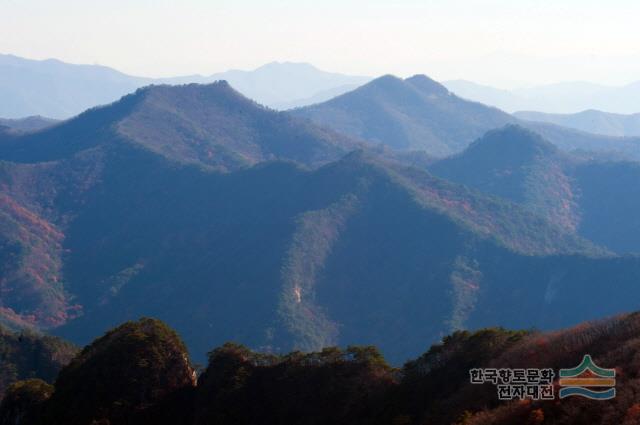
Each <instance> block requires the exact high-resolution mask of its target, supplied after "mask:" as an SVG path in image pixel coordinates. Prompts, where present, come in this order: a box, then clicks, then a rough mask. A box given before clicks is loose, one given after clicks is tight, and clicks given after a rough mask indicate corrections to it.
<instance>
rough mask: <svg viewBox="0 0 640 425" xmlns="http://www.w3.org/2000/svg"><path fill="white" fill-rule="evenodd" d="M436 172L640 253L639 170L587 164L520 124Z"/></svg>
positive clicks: (600, 240)
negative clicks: (639, 217) (561, 150)
mask: <svg viewBox="0 0 640 425" xmlns="http://www.w3.org/2000/svg"><path fill="white" fill-rule="evenodd" d="M428 168H429V170H430V171H431V172H433V173H434V174H436V175H438V176H440V177H442V178H445V179H448V180H451V181H455V182H458V183H462V184H464V185H466V186H469V187H473V188H475V189H478V190H481V191H482V192H485V193H488V194H492V195H496V196H499V197H501V198H503V199H508V200H510V201H513V202H516V203H518V204H521V205H523V206H525V207H527V208H528V209H529V210H531V211H534V212H536V213H537V214H540V215H541V216H544V217H546V218H547V219H548V220H550V221H551V222H553V223H556V224H557V225H558V226H560V227H562V228H564V229H566V230H574V231H577V232H578V233H579V234H580V235H582V236H583V237H585V238H587V239H589V240H591V241H593V242H594V243H596V244H598V245H601V246H604V247H607V248H608V249H610V250H612V251H615V252H618V253H629V252H635V253H637V252H640V243H639V242H638V241H640V232H639V230H638V229H639V226H640V224H639V221H638V216H640V205H638V203H637V202H636V200H637V199H638V198H637V196H635V195H636V193H635V191H636V190H637V189H636V188H637V184H636V183H637V182H638V181H640V180H638V179H640V165H639V164H637V163H634V162H621V161H602V160H598V159H591V160H585V159H583V158H580V157H572V156H570V155H567V154H565V153H562V152H560V151H559V150H558V149H557V148H555V147H554V146H553V145H551V144H550V143H549V142H547V141H546V140H545V139H543V138H542V137H540V136H539V135H537V134H536V133H533V132H532V131H530V130H526V129H524V128H522V127H518V126H507V127H504V128H502V129H499V130H494V131H491V132H489V133H487V134H486V135H485V136H484V137H482V138H480V139H478V140H477V141H475V142H474V143H472V144H471V145H470V146H469V148H467V149H466V150H465V151H464V152H463V153H461V154H459V155H456V156H453V157H450V158H446V159H443V160H441V161H438V162H436V163H433V164H431V165H429V166H428Z"/></svg>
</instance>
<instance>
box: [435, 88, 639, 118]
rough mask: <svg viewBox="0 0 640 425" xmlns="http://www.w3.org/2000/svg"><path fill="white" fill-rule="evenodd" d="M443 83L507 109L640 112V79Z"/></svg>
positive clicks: (463, 93) (551, 111)
mask: <svg viewBox="0 0 640 425" xmlns="http://www.w3.org/2000/svg"><path fill="white" fill-rule="evenodd" d="M443 84H444V85H445V86H446V87H447V88H448V89H449V90H451V91H452V92H454V93H456V94H457V95H458V96H460V97H463V98H465V99H469V100H473V101H476V102H482V103H484V104H487V105H491V106H495V107H497V108H500V109H502V110H504V111H507V112H516V111H523V110H525V111H541V112H546V113H555V114H575V113H578V112H581V111H586V110H591V109H596V110H601V111H606V112H610V113H617V114H635V113H638V112H640V101H638V98H639V97H638V96H639V95H640V82H633V83H630V84H626V85H623V86H605V85H602V84H595V83H589V82H581V81H574V82H563V83H555V84H548V85H540V86H531V87H524V88H516V89H512V90H505V89H497V88H494V87H490V86H486V85H482V84H477V83H473V82H471V81H466V80H452V81H445V82H443Z"/></svg>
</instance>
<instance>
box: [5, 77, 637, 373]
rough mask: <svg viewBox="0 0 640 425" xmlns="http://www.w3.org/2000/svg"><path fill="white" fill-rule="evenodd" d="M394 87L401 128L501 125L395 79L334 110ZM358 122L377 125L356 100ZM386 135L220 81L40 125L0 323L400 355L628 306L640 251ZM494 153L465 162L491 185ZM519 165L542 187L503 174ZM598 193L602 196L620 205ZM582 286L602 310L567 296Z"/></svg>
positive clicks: (18, 203) (420, 84)
mask: <svg viewBox="0 0 640 425" xmlns="http://www.w3.org/2000/svg"><path fill="white" fill-rule="evenodd" d="M398 87H399V88H400V89H402V90H401V91H400V97H399V98H400V99H405V100H406V99H409V100H412V99H413V100H415V101H413V102H404V103H403V105H404V106H405V107H406V109H404V110H403V113H404V114H405V115H403V116H401V117H410V118H412V119H413V118H415V119H418V118H420V117H419V114H416V113H415V112H414V111H412V110H411V108H413V107H415V106H417V107H420V108H421V107H423V106H425V105H427V106H428V107H431V108H432V110H433V111H435V112H433V113H436V112H437V113H441V114H442V115H441V116H444V117H447V118H452V119H451V120H450V121H443V120H425V119H423V118H420V119H421V121H418V122H420V123H421V124H423V125H425V127H424V128H428V127H426V125H431V124H432V123H435V124H438V125H442V123H444V124H446V125H445V126H443V127H441V128H442V129H443V130H442V132H441V133H436V132H435V131H433V134H438V135H443V136H441V137H442V140H445V141H446V142H447V143H450V144H451V145H450V146H453V147H455V148H456V149H464V147H465V146H466V145H465V143H466V140H462V142H456V141H455V140H454V139H453V138H448V139H447V138H445V136H447V135H448V134H449V133H448V132H454V131H463V132H465V131H467V129H466V128H465V126H466V125H467V123H468V122H472V123H474V122H478V123H481V122H482V120H481V119H480V118H478V117H479V116H480V117H482V114H484V113H490V114H495V116H497V117H507V118H508V117H509V115H507V114H504V113H502V112H500V111H498V110H495V109H492V108H487V107H484V106H482V105H480V104H475V103H469V102H466V101H463V100H461V99H458V98H456V97H455V96H453V95H451V94H449V93H448V91H446V89H444V88H442V86H440V85H439V84H437V83H435V82H433V81H431V80H429V79H428V78H426V77H415V78H413V79H409V80H400V79H397V78H395V77H385V78H383V79H381V80H376V81H374V82H371V83H369V84H368V85H367V86H364V87H362V88H360V89H358V90H356V91H355V92H352V93H351V94H347V95H344V96H343V99H344V98H345V97H346V98H347V100H349V98H350V97H351V96H352V95H354V94H356V95H361V94H363V93H364V94H365V95H366V96H363V97H362V99H364V100H363V101H362V102H363V104H364V105H371V103H370V102H369V99H371V96H372V95H373V96H374V98H375V99H376V100H377V101H378V102H379V104H381V105H391V106H392V107H395V106H396V104H395V103H393V101H390V100H388V98H387V96H389V95H391V96H393V95H394V94H395V93H396V88H398ZM338 99H340V98H338ZM392 99H393V97H392ZM341 101H343V100H341ZM440 101H442V103H441V104H439V102H440ZM332 102H333V101H332ZM356 105H358V104H357V103H356ZM373 105H374V108H375V103H374V104H373ZM320 106H322V105H320ZM374 110H375V109H374ZM300 111H302V112H304V110H296V111H295V113H296V114H298V113H299V112H300ZM344 111H346V112H349V110H348V109H344ZM469 111H471V112H473V113H470V112H469ZM351 112H354V113H358V114H362V115H360V116H361V117H363V119H367V120H369V122H375V120H373V119H371V118H370V117H368V116H367V115H366V114H367V112H368V109H367V108H366V107H361V108H360V109H358V108H352V109H351ZM385 112H389V110H388V109H387V110H385ZM391 112H393V109H391ZM458 113H459V116H460V117H461V118H460V119H458V120H454V119H453V117H455V116H456V114H458ZM300 114H301V113H300ZM391 116H393V117H397V115H393V114H391ZM472 118H475V121H474V120H473V119H472ZM495 125H500V122H499V121H496V122H495ZM389 128H391V129H396V128H397V127H393V126H390V127H389ZM470 128H471V129H472V130H473V131H477V132H479V133H481V132H482V128H481V127H480V125H479V124H478V125H477V126H476V127H473V126H471V127H470ZM514 131H515V132H516V134H517V133H518V131H521V130H513V129H512V128H511V127H507V128H505V129H502V130H500V131H498V133H496V134H497V136H496V137H498V138H506V139H507V140H509V141H512V142H513V150H514V152H513V156H514V157H515V158H516V159H517V158H519V157H521V159H517V161H518V164H520V163H522V164H524V165H522V166H523V167H524V168H525V169H527V168H528V167H529V165H527V161H530V159H531V158H538V157H539V155H538V154H535V155H532V154H531V153H530V151H531V149H533V152H537V151H540V153H541V155H542V159H541V160H540V161H536V162H534V164H543V165H544V164H547V163H546V162H545V161H544V159H545V158H550V160H551V162H550V163H549V164H551V165H550V167H551V168H553V167H555V165H554V164H555V162H554V161H555V159H554V158H556V157H558V156H562V155H560V154H555V153H554V151H555V148H553V146H551V147H549V146H550V145H549V144H548V143H546V142H544V143H543V142H540V141H536V140H537V139H535V140H534V141H533V143H530V142H528V141H527V140H525V139H518V138H515V139H514V138H513V137H512V133H513V132H514ZM395 134H401V133H393V132H390V133H386V135H387V136H388V137H395V136H394V135H395ZM463 134H468V136H467V137H469V138H471V137H472V132H471V131H467V133H463ZM367 137H369V135H367ZM415 140H417V139H415ZM434 140H435V139H434ZM385 142H386V144H388V145H389V146H390V147H399V148H401V150H400V151H399V153H398V152H394V151H393V150H389V149H391V148H387V150H385V149H382V150H380V149H375V150H371V149H369V148H368V147H367V146H369V145H370V142H367V141H365V140H363V139H362V138H357V139H354V138H350V137H349V136H346V135H342V134H340V133H338V132H336V131H333V130H329V129H326V128H324V127H318V126H316V125H314V124H312V123H311V122H310V121H308V120H306V119H303V118H299V117H296V116H294V115H292V114H290V113H288V112H276V111H273V110H269V109H266V108H264V107H261V106H260V105H258V104H256V103H255V102H253V101H251V100H249V99H247V98H245V97H243V96H242V95H240V94H239V93H238V92H236V91H235V90H233V89H232V88H231V87H230V86H229V84H227V83H225V82H219V83H215V84H211V85H194V84H192V85H185V86H177V87H170V86H153V87H148V88H144V89H140V90H138V91H136V92H135V93H133V94H131V95H128V96H125V97H123V98H122V99H121V100H120V101H118V102H116V103H114V104H112V105H108V106H105V107H100V108H95V109H92V110H89V111H87V112H85V113H83V114H81V115H79V116H78V117H76V118H74V119H72V120H68V121H66V122H63V123H61V124H58V125H55V126H53V127H51V128H48V129H44V130H42V131H39V132H36V133H31V134H26V135H19V134H10V133H5V134H3V135H2V136H0V160H2V162H0V196H2V203H0V208H1V210H0V211H1V214H0V238H1V239H0V240H1V243H0V247H1V249H0V262H1V263H0V264H2V270H3V273H4V276H5V278H4V280H3V281H2V287H1V288H0V289H1V290H2V294H3V297H2V299H1V300H0V303H1V305H0V317H1V318H2V319H1V320H2V321H3V322H4V323H6V324H8V325H10V326H12V327H19V326H36V327H40V328H43V329H49V330H50V331H52V332H56V333H59V334H61V335H64V336H66V337H68V338H70V339H72V340H73V341H77V342H80V343H84V342H87V341H89V340H91V339H92V338H94V337H95V336H96V335H98V334H100V333H101V332H103V331H104V330H105V329H107V328H109V327H111V326H113V325H115V324H117V323H119V322H122V321H124V320H128V319H134V318H137V317H139V316H141V315H146V316H154V317H159V318H162V319H163V320H166V321H167V322H169V323H170V324H171V325H172V326H175V327H176V328H177V329H178V330H179V331H180V332H181V333H182V334H183V335H184V338H185V340H186V341H187V344H188V345H189V347H190V348H191V349H192V350H193V352H194V353H204V352H206V350H208V349H209V348H210V347H211V346H212V344H213V345H215V344H221V343H223V342H224V341H227V340H230V339H233V340H240V342H244V343H246V344H248V345H250V346H251V347H255V348H261V349H265V350H272V351H278V352H280V351H287V350H290V349H304V350H314V349H319V348H321V347H324V346H327V345H335V344H351V343H362V344H369V343H375V344H376V345H378V346H380V348H381V349H382V351H383V352H384V353H385V355H387V356H388V358H389V359H391V360H392V361H394V362H401V361H403V360H404V359H406V358H407V357H409V356H411V355H413V354H417V353H419V352H421V351H422V350H424V348H425V347H426V346H427V345H428V344H430V343H432V342H434V341H437V340H438V339H440V338H441V337H442V336H443V335H445V334H447V333H449V332H450V331H452V330H455V329H459V328H463V327H470V328H476V327H481V326H488V325H496V324H500V325H508V326H513V327H518V328H530V327H540V328H554V327H559V326H565V325H569V324H572V323H577V322H578V321H581V320H586V319H590V318H593V317H601V316H606V315H610V314H614V313H617V312H619V311H629V310H633V309H635V308H637V302H636V301H635V300H636V294H637V293H638V292H637V285H636V282H637V280H638V277H640V258H636V257H618V256H615V255H613V254H612V251H618V252H628V251H633V250H635V249H636V245H634V244H633V243H627V242H625V240H624V235H620V236H619V238H618V236H616V234H613V233H612V237H615V238H616V239H615V240H606V239H602V238H600V239H598V237H597V235H595V236H594V235H592V234H590V233H589V232H583V235H580V234H578V232H576V229H580V223H581V222H580V220H579V217H577V216H575V215H574V214H573V210H572V206H571V205H569V206H568V207H567V209H566V210H565V209H564V208H560V209H559V210H558V211H557V212H554V213H553V214H543V213H541V210H544V207H545V204H544V203H542V204H539V203H536V202H522V200H521V199H519V198H517V197H516V198H510V197H509V196H508V194H509V191H506V192H496V193H489V192H490V191H489V190H487V189H486V188H485V187H478V189H479V190H474V189H471V188H469V187H468V186H464V185H461V184H458V183H455V182H452V181H446V180H442V179H440V178H437V177H434V176H433V175H432V174H430V173H429V172H428V171H426V170H425V169H420V168H416V167H412V166H410V165H407V164H406V163H405V162H404V159H403V158H404V156H403V155H401V154H400V153H402V149H403V148H404V144H403V143H404V142H402V139H399V140H398V141H396V140H393V139H391V138H389V139H385ZM456 143H458V144H456ZM468 143H471V141H469V142H468ZM478 143H480V144H481V145H482V144H485V143H484V142H482V141H481V142H478ZM427 146H428V145H427ZM439 146H449V145H447V144H446V143H444V142H442V143H440V144H439ZM452 149H453V148H452ZM470 152H473V149H472V148H470ZM506 159H508V158H506ZM485 160H486V159H485V158H482V157H478V161H480V162H479V163H478V164H477V165H475V166H472V165H468V166H466V167H465V168H467V169H469V171H471V170H472V169H473V168H474V167H477V169H478V172H479V173H482V172H484V171H483V168H482V167H486V166H485V165H484V161H485ZM616 164H617V163H616ZM605 165H606V164H605ZM616 167H617V165H616ZM614 168H615V167H614ZM493 169H494V168H493V167H492V168H491V169H490V170H493ZM616 169H617V168H616ZM511 171H513V177H514V179H519V178H520V177H519V176H522V175H525V180H526V179H527V177H526V176H528V175H531V176H534V177H537V176H539V175H543V176H544V175H545V174H544V173H542V174H535V173H533V174H527V173H523V172H516V171H517V170H512V168H511V167H510V166H508V167H503V171H499V170H498V172H500V173H503V174H505V175H506V174H508V173H509V172H511ZM525 171H526V170H525ZM600 172H601V173H602V175H610V174H608V171H607V167H606V166H605V167H604V168H602V169H601V170H600ZM492 173H493V171H490V172H489V176H491V175H492ZM588 175H589V176H593V174H588ZM450 178H451V180H453V181H455V180H456V179H459V178H460V179H462V178H463V176H462V177H456V176H453V177H450ZM562 178H563V177H562V175H560V176H559V177H558V179H559V180H558V181H560V182H563V180H562ZM615 178H616V177H615V175H613V177H612V180H609V181H615ZM632 178H635V177H632ZM594 180H595V184H594V186H592V187H594V188H595V189H594V190H596V192H594V193H596V194H597V193H600V192H597V191H603V192H607V194H608V196H610V200H609V202H611V203H615V202H618V200H617V196H624V194H623V193H621V192H620V191H618V192H615V191H610V190H609V188H608V187H607V186H606V184H605V185H604V186H603V185H602V182H604V181H607V180H603V178H602V177H601V176H595V177H594ZM517 184H519V183H518V180H516V181H515V183H508V185H511V186H513V185H517ZM534 189H535V188H532V189H531V192H530V193H533V194H538V193H540V194H541V195H540V196H539V198H540V199H541V200H542V201H544V200H547V199H556V198H553V196H554V195H555V194H553V193H550V194H549V193H547V192H545V191H541V192H536V190H534ZM559 189H562V190H565V188H564V186H563V187H561V188H559ZM482 191H485V192H488V194H483V193H482ZM496 194H497V195H501V196H502V198H503V199H500V198H498V197H496V196H495V195H496ZM572 196H573V195H572V194H571V193H568V192H567V193H566V194H565V193H564V192H563V193H561V194H560V196H558V197H557V199H558V202H560V205H563V203H564V202H565V201H566V202H569V204H570V203H571V202H572V201H573V198H572ZM598 196H599V195H596V196H594V198H597V197H598ZM527 199H528V198H527ZM532 199H533V200H536V199H537V198H536V197H533V198H532ZM621 205H624V204H621ZM593 208H596V207H593ZM584 210H585V211H591V209H589V208H587V207H586V206H585V207H584ZM594 211H595V212H594V213H593V214H592V215H585V219H589V217H591V218H590V219H593V220H595V222H594V223H595V224H594V226H596V227H597V223H598V222H599V221H600V220H606V219H607V214H608V210H607V209H606V208H601V209H599V210H598V209H597V208H596V209H595V210H594ZM635 211H636V210H632V209H630V210H629V211H628V217H632V214H634V212H635ZM628 220H631V222H632V218H628ZM623 228H624V226H621V227H620V229H623ZM586 237H593V238H592V240H588V239H586ZM598 244H601V245H600V246H599V245H598ZM602 245H604V246H602ZM603 282H606V284H603ZM612 285H613V286H612ZM612 287H615V290H612ZM582 291H588V292H589V293H590V294H591V295H592V296H591V297H585V298H580V299H579V300H578V301H576V300H575V293H576V292H582ZM571 303H573V304H571ZM569 304H571V306H570V307H567V306H568V305H569ZM560 306H562V308H560Z"/></svg>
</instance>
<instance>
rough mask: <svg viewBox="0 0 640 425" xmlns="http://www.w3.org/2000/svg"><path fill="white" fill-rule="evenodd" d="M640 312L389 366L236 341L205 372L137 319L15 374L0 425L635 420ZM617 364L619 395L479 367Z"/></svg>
mask: <svg viewBox="0 0 640 425" xmlns="http://www.w3.org/2000/svg"><path fill="white" fill-rule="evenodd" d="M638 351H640V314H631V315H626V316H621V317H618V318H615V319H610V320H606V321H602V322H598V323H590V324H584V325H581V326H578V327H575V328H572V329H568V330H565V331H559V332H554V333H537V332H522V331H519V332H514V331H507V330H503V329H484V330H481V331H477V332H467V331H460V332H456V333H454V334H452V335H451V336H448V337H446V338H445V339H444V340H443V342H442V343H441V344H438V345H435V346H433V347H432V348H431V349H430V350H429V351H428V352H427V353H425V354H424V355H423V356H421V357H419V358H418V359H416V360H413V361H410V362H408V363H407V364H406V365H404V367H402V368H394V367H391V366H389V365H388V364H387V363H386V362H385V360H384V358H383V357H382V355H381V354H380V353H379V352H378V350H377V349H376V348H374V347H359V346H358V347H348V348H346V349H339V348H335V347H332V348H325V349H323V350H322V351H320V352H315V353H301V352H293V353H290V354H288V355H275V354H265V353H256V352H254V351H251V350H250V349H248V348H246V347H244V346H242V345H237V344H233V343H227V344H225V345H223V346H222V347H219V348H217V349H215V350H213V351H212V352H211V353H210V354H209V364H208V366H207V368H206V369H205V370H204V371H203V373H202V374H201V375H200V377H199V379H197V381H196V374H195V371H194V368H193V367H192V366H191V364H190V363H189V360H188V355H187V351H186V349H185V347H184V344H183V343H182V341H181V340H180V338H179V337H178V335H177V334H176V333H175V332H174V331H172V330H171V329H170V328H168V327H167V326H166V325H164V324H163V323H162V322H160V321H158V320H154V319H141V320H140V321H137V322H128V323H125V324H123V325H121V326H120V327H118V328H116V329H114V330H112V331H110V332H108V333H107V334H106V335H104V336H103V337H101V338H99V339H97V340H96V341H95V342H93V343H92V344H91V345H89V346H88V347H86V348H85V349H83V350H82V351H81V352H80V353H79V354H78V355H77V356H76V357H75V358H74V359H73V360H72V361H71V363H69V364H68V365H67V366H66V367H64V368H63V370H62V371H61V372H60V374H59V376H58V378H57V380H56V382H55V384H54V385H53V386H52V385H49V384H47V383H45V382H43V381H40V380H33V379H32V380H26V381H18V382H16V383H14V384H12V385H11V386H10V387H9V389H8V390H7V393H6V396H5V398H4V400H3V401H2V403H1V404H0V425H9V424H11V425H18V424H19V425H45V424H46V425H56V424H65V425H75V424H77V425H96V424H100V425H107V424H109V425H115V424H154V425H155V424H159V425H162V424H171V425H205V424H220V425H226V424H229V425H250V424H261V425H264V424H267V425H268V424H278V425H280V424H281V425H289V424H300V425H315V424H318V425H320V424H345V425H346V424H349V425H353V424H395V425H402V424H425V423H427V424H436V425H438V424H442V425H451V424H455V425H486V424H504V425H511V424H519V425H520V424H530V425H532V424H568V425H573V424H575V425H578V424H584V423H592V424H633V423H637V421H638V420H639V419H640V407H639V406H640V403H638V399H637V394H638V393H639V392H640V376H639V375H638V372H637V371H638V370H640V360H638V359H639V358H640V357H638V356H637V353H638ZM585 353H589V354H591V355H592V356H593V358H594V359H595V361H596V362H597V363H599V364H601V365H603V366H605V367H615V368H616V371H617V377H616V379H617V385H616V389H617V397H616V398H615V399H613V400H610V401H607V402H594V401H591V400H585V399H580V398H570V399H563V400H558V399H556V400H552V401H544V402H543V401H532V400H521V401H520V400H517V401H511V402H505V401H499V400H498V399H497V396H496V388H495V387H494V386H493V385H487V384H485V385H471V384H470V383H469V374H468V372H469V369H470V368H477V367H480V368H483V367H491V368H502V367H505V368H507V367H509V368H522V367H528V368H538V367H539V368H543V367H551V368H554V369H556V370H557V369H558V368H563V367H573V366H575V364H576V363H577V362H578V361H579V360H580V358H581V357H582V355H583V354H585Z"/></svg>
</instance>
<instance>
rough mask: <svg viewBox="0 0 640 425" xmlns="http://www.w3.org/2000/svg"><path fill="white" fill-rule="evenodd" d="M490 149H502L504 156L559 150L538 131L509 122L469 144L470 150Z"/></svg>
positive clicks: (543, 153) (528, 155) (545, 153)
mask: <svg viewBox="0 0 640 425" xmlns="http://www.w3.org/2000/svg"><path fill="white" fill-rule="evenodd" d="M477 149H490V150H496V153H497V152H498V151H501V155H502V156H509V155H510V154H514V155H525V156H527V157H530V156H533V155H548V154H553V153H556V152H557V151H558V149H557V148H556V147H555V146H554V145H552V144H551V143H550V142H548V141H547V140H545V139H544V138H543V137H542V136H540V135H539V134H538V133H536V132H534V131H531V130H529V129H527V128H525V127H522V126H520V125H518V124H507V125H505V126H504V127H501V128H497V129H495V130H490V131H488V132H487V133H486V134H485V135H484V136H483V137H481V138H480V139H478V140H477V141H475V142H474V143H472V144H471V146H469V149H468V150H469V151H473V150H477Z"/></svg>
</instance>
